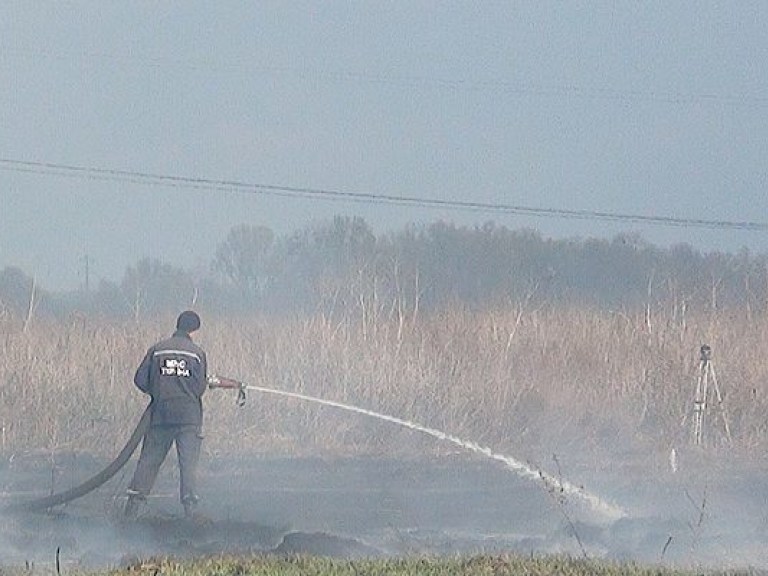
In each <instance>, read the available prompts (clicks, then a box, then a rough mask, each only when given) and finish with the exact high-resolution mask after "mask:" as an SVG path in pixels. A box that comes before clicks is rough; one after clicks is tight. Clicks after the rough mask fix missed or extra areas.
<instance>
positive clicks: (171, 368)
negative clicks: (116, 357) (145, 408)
mask: <svg viewBox="0 0 768 576" xmlns="http://www.w3.org/2000/svg"><path fill="white" fill-rule="evenodd" d="M133 382H134V383H135V384H136V386H137V387H138V388H139V390H141V391H142V392H146V393H147V394H149V395H150V396H151V397H152V421H151V422H152V425H153V426H165V425H179V424H196V425H198V426H199V425H202V422H203V404H202V400H201V398H202V396H203V393H204V392H205V388H206V384H207V361H206V357H205V352H203V350H202V349H201V348H200V347H199V346H198V345H197V344H195V343H194V342H193V341H192V338H190V336H189V334H187V333H186V332H183V331H179V330H177V331H176V332H175V333H174V334H173V336H171V337H170V338H168V339H166V340H163V341H161V342H158V343H157V344H155V345H154V346H152V347H151V348H150V349H149V350H147V353H146V355H145V356H144V360H142V362H141V365H140V366H139V368H138V369H137V370H136V375H135V376H134V378H133Z"/></svg>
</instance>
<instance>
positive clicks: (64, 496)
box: [2, 376, 628, 521]
mask: <svg viewBox="0 0 768 576" xmlns="http://www.w3.org/2000/svg"><path fill="white" fill-rule="evenodd" d="M208 385H209V387H210V388H226V389H233V390H237V404H238V405H239V406H242V405H243V404H245V392H246V390H252V391H254V392H261V393H263V394H273V395H277V396H284V397H287V398H294V399H296V400H302V401H306V402H313V403H315V404H321V405H323V406H330V407H332V408H339V409H341V410H346V411H348V412H354V413H357V414H363V415H365V416H370V417H373V418H377V419H379V420H383V421H385V422H391V423H392V424H397V425H399V426H404V427H406V428H409V429H411V430H415V431H417V432H422V433H424V434H428V435H429V436H432V437H434V438H437V439H438V440H444V441H447V442H451V443H453V444H456V445H457V446H460V447H462V448H465V449H467V450H471V451H472V452H475V453H477V454H481V455H483V456H485V457H487V458H491V459H492V460H497V461H499V462H502V463H503V464H504V465H505V466H506V467H507V468H508V469H510V470H512V471H513V472H514V473H515V474H517V475H518V476H520V477H522V478H527V479H529V480H538V481H542V482H543V483H544V484H545V486H546V488H547V490H549V491H555V492H557V493H559V494H561V495H564V496H573V497H574V498H576V499H578V500H580V501H582V502H584V503H586V504H587V505H589V507H590V508H592V510H594V511H596V512H598V513H600V514H601V515H603V516H604V517H605V518H606V519H608V520H610V521H615V520H618V519H620V518H624V517H626V516H628V514H627V512H626V511H624V510H623V509H622V508H620V507H618V506H616V505H614V504H611V503H610V502H607V501H605V500H603V499H602V498H600V497H599V496H597V495H595V494H592V493H590V492H588V491H586V490H585V489H583V488H581V487H579V486H576V485H575V484H572V483H571V482H568V481H567V480H565V479H563V478H557V477H555V476H552V475H551V474H548V473H546V472H544V471H543V470H538V469H534V468H532V467H530V466H528V465H527V464H525V463H524V462H520V461H519V460H517V459H515V458H512V457H511V456H506V455H504V454H499V453H497V452H494V451H493V450H491V449H490V448H488V447H485V446H481V445H479V444H477V443H476V442H471V441H467V440H462V439H461V438H459V437H457V436H453V435H451V434H448V433H446V432H443V431H442V430H437V429H436V428H429V427H427V426H422V425H421V424H417V423H415V422H410V421H408V420H404V419H402V418H397V417H396V416H390V415H388V414H382V413H380V412H375V411H374V410H368V409H366V408H360V407H358V406H352V405H351V404H344V403H342V402H336V401H333V400H325V399H323V398H317V397H315V396H309V395H307V394H300V393H298V392H288V391H285V390H278V389H275V388H266V387H264V386H254V385H252V384H246V383H244V382H240V381H238V380H234V379H231V378H224V377H220V376H209V378H208ZM149 420H150V410H149V407H148V408H147V409H146V410H145V411H144V413H143V414H142V417H141V419H140V420H139V423H138V424H137V426H136V429H135V430H134V431H133V434H132V435H131V437H130V438H129V440H128V442H127V443H126V445H125V446H124V447H123V449H122V450H121V451H120V453H119V454H118V456H117V457H116V458H115V459H114V460H113V461H112V462H111V463H110V464H109V465H108V466H107V467H106V468H105V469H104V470H102V471H101V472H99V473H98V474H96V475H95V476H93V477H92V478H90V479H88V480H87V481H85V482H84V483H82V484H80V485H79V486H75V487H74V488H71V489H69V490H66V491H64V492H61V493H57V494H51V495H50V496H46V497H44V498H38V499H35V500H31V501H27V502H19V503H15V504H12V505H10V506H6V507H3V508H2V511H41V510H47V509H50V508H51V507H53V506H58V505H60V504H64V503H66V502H70V501H72V500H75V499H76V498H80V497H81V496H84V495H85V494H87V493H89V492H92V491H93V490H95V489H96V488H98V487H99V486H101V485H102V484H104V483H105V482H106V481H107V480H109V479H110V478H112V477H113V476H114V475H115V474H116V473H117V472H118V471H119V470H120V469H121V468H122V467H123V466H124V465H125V464H126V462H128V460H129V459H130V457H131V455H132V454H133V452H134V451H135V450H136V448H137V446H138V445H139V443H140V442H141V439H142V438H143V437H144V434H145V433H146V431H147V429H148V427H149Z"/></svg>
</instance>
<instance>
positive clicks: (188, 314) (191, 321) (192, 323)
mask: <svg viewBox="0 0 768 576" xmlns="http://www.w3.org/2000/svg"><path fill="white" fill-rule="evenodd" d="M198 328H200V316H198V315H197V312H193V311H192V310H186V311H184V312H182V313H181V314H179V317H178V318H177V319H176V330H181V331H183V332H186V333H187V334H190V333H191V332H194V331H195V330H197V329H198Z"/></svg>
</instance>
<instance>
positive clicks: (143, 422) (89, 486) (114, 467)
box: [3, 406, 151, 512]
mask: <svg viewBox="0 0 768 576" xmlns="http://www.w3.org/2000/svg"><path fill="white" fill-rule="evenodd" d="M150 415H151V410H150V407H149V406H147V408H146V410H144V413H143V414H142V415H141V419H140V420H139V423H138V424H137V425H136V429H135V430H134V431H133V434H131V437H130V438H129V439H128V442H126V444H125V446H124V447H123V449H122V450H121V451H120V454H118V455H117V457H116V458H115V459H114V460H113V461H112V462H110V463H109V465H108V466H107V467H106V468H104V470H102V471H101V472H99V473H98V474H96V475H95V476H93V477H91V478H89V479H88V480H86V481H85V482H83V483H82V484H80V485H79V486H75V487H73V488H70V489H69V490H65V491H64V492H60V493H58V494H51V495H50V496H46V497H44V498H37V499H35V500H29V501H27V502H18V503H14V504H11V505H9V506H6V507H5V508H3V511H8V512H14V511H19V512H21V511H26V512H36V511H40V510H46V509H48V508H51V507H53V506H58V505H59V504H64V503H65V502H69V501H71V500H75V499H77V498H80V497H82V496H85V495H86V494H88V493H89V492H92V491H93V490H95V489H96V488H98V487H99V486H101V485H102V484H104V483H105V482H106V481H107V480H109V479H110V478H112V476H114V475H115V474H117V473H118V472H119V471H120V469H121V468H122V467H123V466H125V464H126V463H127V462H128V460H130V458H131V456H132V455H133V453H134V452H135V451H136V447H137V446H138V445H139V442H141V439H142V438H144V434H146V432H147V429H148V428H149V419H150Z"/></svg>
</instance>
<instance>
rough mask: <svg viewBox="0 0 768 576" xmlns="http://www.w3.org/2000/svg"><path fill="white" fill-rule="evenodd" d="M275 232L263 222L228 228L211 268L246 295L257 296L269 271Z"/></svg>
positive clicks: (262, 289) (262, 290) (265, 283)
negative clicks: (262, 224) (260, 224)
mask: <svg viewBox="0 0 768 576" xmlns="http://www.w3.org/2000/svg"><path fill="white" fill-rule="evenodd" d="M274 240H275V235H274V233H273V232H272V230H271V229H269V228H267V227H266V226H250V225H248V224H243V225H240V226H236V227H235V228H232V230H230V232H229V234H228V235H227V237H226V238H225V240H224V242H222V243H221V244H220V245H219V247H218V248H217V249H216V256H215V258H214V260H213V264H212V268H213V271H214V272H217V273H219V274H221V275H222V276H223V277H224V278H225V279H226V280H227V282H229V283H231V284H232V285H234V286H235V287H237V288H238V289H239V290H240V291H241V293H242V294H243V295H246V296H248V297H258V296H261V295H262V294H263V292H264V290H265V288H266V286H267V284H268V281H269V277H270V274H271V270H270V264H271V262H272V250H273V247H274Z"/></svg>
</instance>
